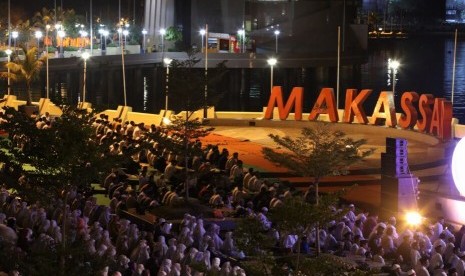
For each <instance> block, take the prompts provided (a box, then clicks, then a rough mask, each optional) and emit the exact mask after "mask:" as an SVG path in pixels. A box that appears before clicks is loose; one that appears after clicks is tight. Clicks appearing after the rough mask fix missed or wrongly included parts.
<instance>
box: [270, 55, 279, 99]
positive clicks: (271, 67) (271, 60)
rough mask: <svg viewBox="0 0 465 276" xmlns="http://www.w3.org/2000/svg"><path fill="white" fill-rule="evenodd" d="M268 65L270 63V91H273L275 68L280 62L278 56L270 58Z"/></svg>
mask: <svg viewBox="0 0 465 276" xmlns="http://www.w3.org/2000/svg"><path fill="white" fill-rule="evenodd" d="M267 62H268V65H270V69H271V70H270V93H271V92H272V91H273V68H274V66H275V65H276V63H278V60H277V59H276V58H269V59H268V60H267Z"/></svg>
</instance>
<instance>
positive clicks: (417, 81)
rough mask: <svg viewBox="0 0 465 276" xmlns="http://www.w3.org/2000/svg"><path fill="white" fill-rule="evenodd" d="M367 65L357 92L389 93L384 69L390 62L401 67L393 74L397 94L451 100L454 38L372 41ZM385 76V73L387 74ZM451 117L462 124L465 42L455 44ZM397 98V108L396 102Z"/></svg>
mask: <svg viewBox="0 0 465 276" xmlns="http://www.w3.org/2000/svg"><path fill="white" fill-rule="evenodd" d="M370 43H371V45H370V46H371V47H370V51H369V53H368V60H367V63H365V64H364V65H362V66H361V84H360V88H371V89H373V90H374V93H379V92H380V91H392V81H391V80H389V78H390V77H391V76H390V74H392V71H391V72H389V70H388V69H387V66H388V65H387V62H388V60H389V59H396V60H398V61H399V63H400V65H399V68H398V69H397V72H396V75H395V77H396V94H397V95H399V94H401V93H402V92H406V91H415V92H417V93H419V94H426V93H429V94H433V95H434V96H435V97H444V98H446V99H448V100H451V89H452V69H453V53H454V37H453V35H451V36H450V37H445V36H437V37H436V36H435V37H421V38H409V39H404V40H394V41H383V40H378V41H371V42H370ZM386 72H387V73H386ZM454 86H455V88H454V90H455V91H454V117H456V118H458V119H459V120H460V122H461V123H465V38H462V39H461V38H460V37H459V40H458V43H457V58H456V72H455V84H454ZM399 98H400V97H396V106H397V107H399V101H400V99H399Z"/></svg>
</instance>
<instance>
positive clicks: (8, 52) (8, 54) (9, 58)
mask: <svg viewBox="0 0 465 276" xmlns="http://www.w3.org/2000/svg"><path fill="white" fill-rule="evenodd" d="M12 53H13V51H11V49H9V48H8V49H6V51H5V54H6V55H7V56H8V62H10V61H11V54H12ZM7 68H8V95H10V91H11V88H10V82H11V80H10V66H7Z"/></svg>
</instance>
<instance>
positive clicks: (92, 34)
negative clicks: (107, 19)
mask: <svg viewBox="0 0 465 276" xmlns="http://www.w3.org/2000/svg"><path fill="white" fill-rule="evenodd" d="M92 21H93V19H92V0H90V24H89V25H90V54H91V55H92V52H93V51H94V27H93V25H92V24H93V22H92Z"/></svg>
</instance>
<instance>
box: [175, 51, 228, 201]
mask: <svg viewBox="0 0 465 276" xmlns="http://www.w3.org/2000/svg"><path fill="white" fill-rule="evenodd" d="M195 54H196V52H195V51H192V50H191V51H189V52H187V55H188V58H187V59H186V60H183V61H179V60H173V61H172V62H171V65H170V67H171V72H170V74H169V80H168V81H169V96H170V98H171V99H176V101H175V102H173V103H172V105H171V106H172V108H173V109H174V110H175V111H183V112H184V114H183V115H181V116H178V117H176V118H175V120H174V121H173V123H172V124H171V125H170V126H169V128H170V129H171V130H173V131H176V132H179V133H181V134H182V137H183V146H182V149H181V152H182V153H183V155H184V160H185V166H184V167H185V170H186V197H189V194H188V187H187V183H188V161H189V154H190V153H191V151H192V146H191V143H190V142H192V140H193V139H197V138H199V137H203V136H206V135H208V133H209V131H210V130H211V129H210V130H209V129H207V128H204V126H203V125H202V122H201V121H199V120H197V119H196V120H192V116H193V115H194V113H195V112H196V111H197V110H199V109H201V108H202V107H203V108H207V107H208V106H209V105H212V104H214V103H216V102H217V101H218V100H219V97H220V95H221V93H219V92H218V90H217V89H215V88H216V85H217V84H218V83H219V81H220V80H221V79H222V77H223V76H224V74H225V72H226V71H225V62H221V63H220V64H219V65H218V66H217V68H215V70H212V71H213V74H211V77H210V78H208V79H207V78H206V74H205V73H204V71H203V70H199V69H198V68H196V67H195V65H196V64H197V63H198V62H199V61H200V59H198V58H197V57H195ZM206 87H208V88H209V90H208V94H207V93H206V90H205V89H206Z"/></svg>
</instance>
